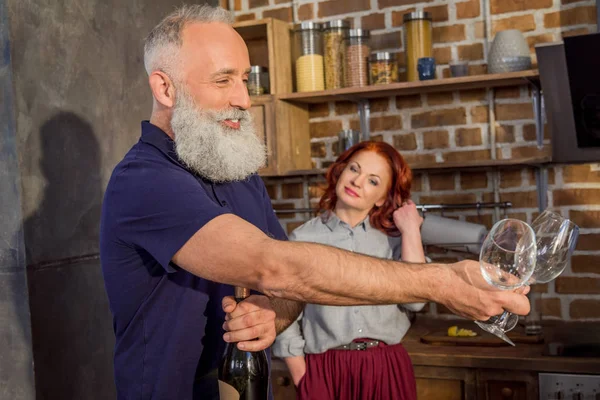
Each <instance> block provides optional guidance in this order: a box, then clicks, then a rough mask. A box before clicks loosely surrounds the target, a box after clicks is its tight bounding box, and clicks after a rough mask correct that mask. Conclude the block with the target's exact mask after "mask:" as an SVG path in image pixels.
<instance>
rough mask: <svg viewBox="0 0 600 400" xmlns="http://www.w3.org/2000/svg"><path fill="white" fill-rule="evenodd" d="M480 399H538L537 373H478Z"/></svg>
mask: <svg viewBox="0 0 600 400" xmlns="http://www.w3.org/2000/svg"><path fill="white" fill-rule="evenodd" d="M477 382H478V385H477V389H478V399H481V400H528V399H537V398H538V377H537V373H533V372H523V371H496V370H478V371H477Z"/></svg>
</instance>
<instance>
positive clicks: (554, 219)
mask: <svg viewBox="0 0 600 400" xmlns="http://www.w3.org/2000/svg"><path fill="white" fill-rule="evenodd" d="M531 228H532V229H533V232H534V233H535V238H536V247H537V256H536V264H535V268H534V270H533V274H532V275H531V277H530V278H529V281H528V282H526V284H527V285H531V284H533V283H548V282H550V281H552V280H554V279H555V278H556V277H557V276H559V275H560V274H562V272H563V271H564V270H565V268H566V267H567V265H568V264H569V260H570V259H571V255H572V254H573V251H574V250H575V246H576V245H577V238H578V236H579V227H578V226H577V225H575V224H574V223H573V222H572V221H571V220H569V219H567V218H564V217H563V216H561V215H559V214H557V213H555V212H553V211H550V210H544V211H543V212H542V213H541V214H540V215H539V216H538V217H537V218H536V219H535V220H534V221H533V222H532V223H531ZM518 321H519V317H518V316H516V315H511V316H510V320H509V321H508V322H507V323H506V326H505V331H510V330H511V329H513V328H514V327H515V326H516V325H517V322H518Z"/></svg>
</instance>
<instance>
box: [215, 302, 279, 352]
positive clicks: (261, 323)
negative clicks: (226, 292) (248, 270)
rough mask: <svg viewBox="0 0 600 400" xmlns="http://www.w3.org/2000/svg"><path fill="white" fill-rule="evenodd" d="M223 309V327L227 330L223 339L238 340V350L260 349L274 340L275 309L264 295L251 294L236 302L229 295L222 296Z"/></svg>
mask: <svg viewBox="0 0 600 400" xmlns="http://www.w3.org/2000/svg"><path fill="white" fill-rule="evenodd" d="M222 307H223V311H225V312H226V313H227V315H226V316H225V319H226V320H227V321H226V322H225V323H224V324H223V329H225V330H226V331H228V332H227V333H225V335H224V336H223V340H225V341H226V342H228V343H234V342H238V344H237V346H238V348H239V349H240V350H247V351H260V350H264V349H266V348H267V347H269V346H271V344H273V342H274V341H275V336H276V333H275V311H274V310H273V308H272V307H271V301H270V300H269V298H268V297H266V296H258V295H252V296H249V297H248V298H247V299H244V300H243V301H241V302H239V303H236V302H235V299H234V298H233V297H231V296H227V297H224V298H223V301H222Z"/></svg>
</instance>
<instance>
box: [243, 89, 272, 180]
mask: <svg viewBox="0 0 600 400" xmlns="http://www.w3.org/2000/svg"><path fill="white" fill-rule="evenodd" d="M248 111H249V112H250V114H252V118H253V119H254V126H255V128H256V134H257V135H258V137H259V138H260V139H261V140H262V141H263V143H264V144H265V145H266V146H267V163H266V165H265V166H264V167H263V168H262V169H261V170H260V173H263V174H276V173H277V143H276V142H275V140H276V137H275V115H274V106H273V98H272V97H271V96H256V97H252V107H250V109H249V110H248Z"/></svg>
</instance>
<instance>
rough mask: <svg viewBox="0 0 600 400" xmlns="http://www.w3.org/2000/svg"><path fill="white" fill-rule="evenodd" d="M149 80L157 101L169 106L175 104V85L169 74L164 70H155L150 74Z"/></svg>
mask: <svg viewBox="0 0 600 400" xmlns="http://www.w3.org/2000/svg"><path fill="white" fill-rule="evenodd" d="M148 82H149V83H150V89H151V90H152V95H153V96H154V98H155V99H156V101H157V102H159V103H160V104H162V105H163V106H165V107H167V108H172V107H173V106H174V105H175V87H174V86H173V82H172V81H171V78H169V77H168V76H167V74H165V73H164V72H162V71H154V72H152V74H150V77H149V78H148Z"/></svg>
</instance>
